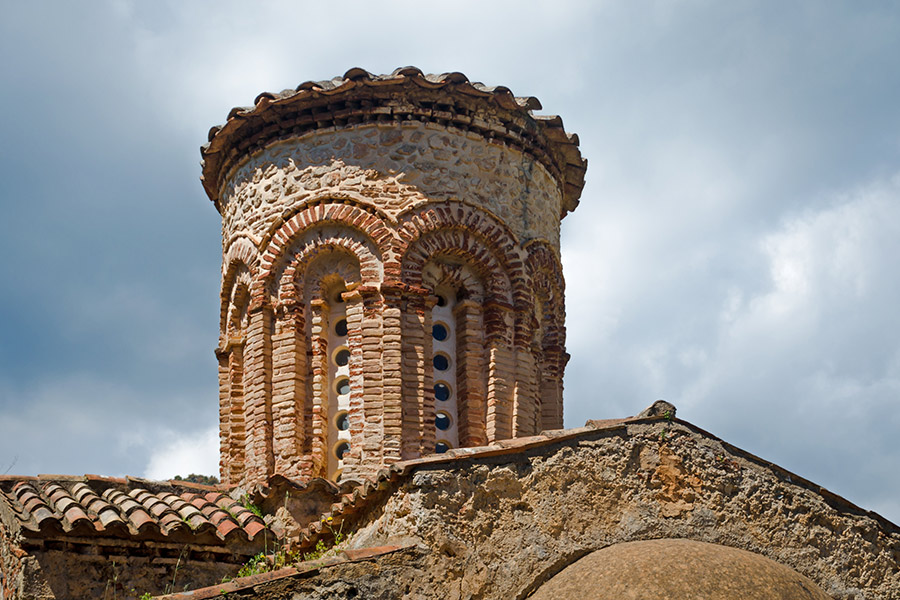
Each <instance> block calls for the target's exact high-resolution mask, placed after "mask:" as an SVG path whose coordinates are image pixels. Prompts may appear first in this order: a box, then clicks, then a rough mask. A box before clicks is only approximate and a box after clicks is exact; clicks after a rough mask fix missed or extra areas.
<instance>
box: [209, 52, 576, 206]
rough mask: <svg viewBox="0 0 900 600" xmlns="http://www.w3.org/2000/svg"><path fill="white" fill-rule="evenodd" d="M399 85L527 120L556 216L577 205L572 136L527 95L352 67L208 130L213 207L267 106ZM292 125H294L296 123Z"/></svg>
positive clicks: (455, 76) (451, 76)
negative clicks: (463, 98)
mask: <svg viewBox="0 0 900 600" xmlns="http://www.w3.org/2000/svg"><path fill="white" fill-rule="evenodd" d="M404 83H409V84H412V85H417V86H419V87H422V88H426V89H433V90H439V89H447V90H448V91H451V92H454V93H457V94H462V95H468V96H476V97H481V98H484V99H486V100H487V101H489V102H493V103H494V104H495V105H496V106H498V107H500V108H502V109H505V110H508V111H511V112H512V113H518V114H520V115H521V116H522V117H525V118H526V119H530V120H532V121H533V122H534V123H535V125H536V127H537V130H539V131H540V132H541V133H543V135H544V136H545V137H546V139H547V140H548V142H549V148H550V149H551V150H550V152H551V154H555V156H554V157H550V156H549V155H547V154H546V148H545V149H542V150H539V151H537V152H538V159H539V160H541V161H544V162H550V163H553V164H555V166H554V167H553V169H555V170H556V171H557V172H558V177H559V180H560V181H559V183H560V185H561V187H562V191H563V196H564V202H563V205H564V206H563V213H562V216H565V214H566V213H568V212H569V211H571V210H574V209H575V207H576V206H577V205H578V200H579V197H580V196H581V190H582V187H583V186H584V172H585V170H586V169H587V161H586V160H585V159H584V158H582V156H581V153H580V151H579V149H578V137H577V136H575V135H574V134H568V133H566V132H565V130H564V129H563V125H562V119H560V118H559V117H558V116H544V115H535V114H533V111H534V110H540V109H541V108H542V106H541V103H540V101H539V100H538V99H537V98H534V97H532V96H524V97H516V96H515V95H513V93H512V91H511V90H510V89H509V88H508V87H506V86H493V87H491V86H486V85H484V84H483V83H481V82H477V81H471V80H470V79H469V78H468V77H467V76H466V75H465V74H463V73H460V72H458V71H452V72H448V73H441V74H425V73H423V72H422V70H421V69H419V68H417V67H412V66H407V67H400V68H397V69H394V71H393V72H391V73H390V74H387V75H375V74H372V73H371V72H369V71H367V70H365V69H363V68H360V67H353V68H350V69H348V70H347V71H346V72H345V73H344V74H343V76H339V77H334V78H332V79H328V80H322V81H305V82H303V83H301V84H300V85H298V86H297V87H296V88H294V89H293V90H291V89H286V90H282V91H281V92H277V93H276V92H263V93H261V94H259V95H258V96H257V97H256V98H255V100H254V102H253V105H252V106H247V107H236V108H233V109H231V111H230V112H229V113H228V117H227V120H226V122H225V123H224V124H222V125H216V126H214V127H212V128H210V130H209V134H208V136H207V143H206V144H204V145H203V146H202V147H201V149H200V153H201V156H202V164H203V175H202V176H201V180H202V182H203V186H204V188H205V189H206V192H207V194H208V195H209V197H210V199H211V200H212V201H213V202H214V203H215V204H216V207H217V208H218V207H219V194H220V186H221V184H222V181H223V177H224V176H225V173H226V172H228V171H229V170H230V169H231V168H233V166H234V163H233V162H232V161H233V160H234V159H235V157H234V156H233V155H234V154H235V152H234V145H235V143H236V141H237V140H240V139H241V137H242V136H249V135H255V134H256V133H258V131H259V126H256V127H248V128H246V130H242V126H243V125H244V124H245V123H249V122H250V121H251V120H256V122H257V123H261V124H265V125H270V124H272V123H270V122H271V121H272V120H273V117H272V116H269V117H268V118H264V116H263V113H265V112H266V111H267V110H269V109H270V107H273V106H277V107H284V109H285V110H287V106H288V105H295V106H296V105H298V104H302V103H303V102H306V101H310V102H315V101H317V100H318V99H320V98H321V97H322V96H326V97H335V96H338V95H341V94H344V93H348V92H350V91H351V90H354V89H357V88H375V87H381V86H385V85H388V86H390V85H401V84H404ZM318 105H321V100H318ZM279 110H281V108H279ZM293 121H294V122H296V119H294V120H293ZM276 129H277V127H276ZM287 129H290V128H287ZM517 139H518V138H517ZM275 140H276V138H272V139H271V140H270V141H275ZM261 143H262V144H263V145H265V144H266V143H269V142H267V141H265V140H264V141H263V142H261ZM515 143H517V144H518V143H525V145H527V146H529V147H530V145H531V144H534V143H535V140H534V139H532V138H531V137H530V134H529V135H528V136H526V140H525V141H524V142H523V140H521V139H519V141H518V142H515ZM255 147H256V146H253V145H251V146H250V147H249V148H243V149H241V150H240V152H237V154H244V153H245V152H246V151H252V150H253V149H254V148H255ZM542 148H543V147H542Z"/></svg>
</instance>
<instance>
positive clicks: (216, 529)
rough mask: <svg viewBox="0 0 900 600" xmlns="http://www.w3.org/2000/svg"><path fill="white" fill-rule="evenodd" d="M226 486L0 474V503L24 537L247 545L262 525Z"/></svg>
mask: <svg viewBox="0 0 900 600" xmlns="http://www.w3.org/2000/svg"><path fill="white" fill-rule="evenodd" d="M148 488H149V489H148ZM223 491H227V490H226V489H225V488H221V489H217V488H216V487H212V486H200V485H196V486H195V485H182V484H181V483H180V482H179V483H178V484H177V485H176V484H174V483H172V482H168V483H167V482H147V481H144V480H138V479H130V478H129V479H123V478H112V477H99V476H96V475H89V476H84V477H72V476H55V477H50V476H44V475H42V476H38V477H12V476H3V477H0V503H2V504H6V505H7V506H9V508H10V509H11V511H10V513H11V514H12V519H13V520H14V521H15V524H16V525H17V526H18V527H19V528H20V529H21V530H22V531H23V533H24V534H25V535H30V536H37V537H42V536H46V535H78V536H82V535H94V536H96V535H102V536H108V537H117V538H128V537H136V536H140V537H143V538H147V539H157V540H161V541H165V540H167V539H177V540H178V541H179V542H181V541H187V540H188V539H194V540H197V541H198V543H204V544H224V543H230V542H233V541H240V542H252V541H253V540H254V538H256V537H257V536H258V535H260V534H261V533H262V532H263V531H264V530H265V529H266V525H265V523H264V522H263V520H262V519H261V518H260V517H259V516H257V515H255V514H254V513H253V512H252V511H249V510H247V509H246V508H244V507H243V506H241V504H240V503H239V502H237V501H235V500H234V499H232V498H230V497H228V496H227V495H225V494H224V493H223Z"/></svg>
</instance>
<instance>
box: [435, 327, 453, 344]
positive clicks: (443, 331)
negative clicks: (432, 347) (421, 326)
mask: <svg viewBox="0 0 900 600" xmlns="http://www.w3.org/2000/svg"><path fill="white" fill-rule="evenodd" d="M449 335H450V333H449V332H448V331H447V328H446V327H445V326H444V325H443V324H442V323H435V324H434V326H433V327H432V328H431V336H432V337H433V338H434V339H436V340H437V341H439V342H443V341H444V340H446V339H447V336H449Z"/></svg>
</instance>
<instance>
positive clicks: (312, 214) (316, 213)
mask: <svg viewBox="0 0 900 600" xmlns="http://www.w3.org/2000/svg"><path fill="white" fill-rule="evenodd" d="M329 224H330V225H338V226H341V227H347V228H349V229H352V230H355V231H358V232H361V233H362V234H363V235H364V236H365V237H366V238H368V240H369V241H370V242H371V244H372V245H373V247H374V248H376V249H377V256H376V257H375V258H374V259H373V258H371V257H367V256H358V258H359V260H360V270H361V272H362V273H364V278H365V276H366V275H371V274H372V273H375V272H378V271H379V265H378V264H377V262H373V260H375V261H382V260H384V257H385V256H386V255H387V254H388V253H389V252H390V249H391V246H392V242H393V241H394V234H393V232H392V231H391V229H390V228H389V227H388V226H387V225H386V224H385V223H384V221H383V220H382V219H381V218H379V217H378V216H377V215H375V214H373V212H371V211H368V210H365V209H363V208H361V207H359V206H355V205H352V204H345V203H341V202H325V203H322V204H316V205H313V206H308V207H306V208H304V209H303V210H301V211H300V212H298V213H296V214H295V215H294V216H292V217H291V218H290V219H288V220H287V221H285V222H284V223H283V224H282V225H281V227H279V228H278V229H277V230H276V231H275V233H274V234H273V235H272V237H271V239H270V240H269V243H268V245H267V247H266V249H265V251H264V252H263V253H262V256H261V258H260V265H259V272H258V276H257V277H256V279H255V281H254V282H253V288H252V292H251V297H252V302H253V304H254V305H262V304H265V303H266V302H267V301H270V300H272V299H273V297H274V296H275V294H276V283H280V280H281V275H282V274H283V272H284V270H285V269H286V268H287V267H288V264H289V262H291V260H292V258H291V256H292V253H291V247H292V246H293V245H294V243H295V242H296V241H298V240H300V239H301V238H302V236H303V235H304V233H306V232H308V231H310V230H312V229H314V228H316V227H323V226H325V225H329Z"/></svg>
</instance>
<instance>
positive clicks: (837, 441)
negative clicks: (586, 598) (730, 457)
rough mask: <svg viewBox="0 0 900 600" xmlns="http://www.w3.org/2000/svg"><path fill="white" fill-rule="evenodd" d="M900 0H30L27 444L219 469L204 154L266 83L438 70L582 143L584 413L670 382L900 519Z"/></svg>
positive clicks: (577, 393)
mask: <svg viewBox="0 0 900 600" xmlns="http://www.w3.org/2000/svg"><path fill="white" fill-rule="evenodd" d="M898 14H900V11H898V10H897V9H895V8H893V7H891V6H890V5H871V6H870V5H838V6H829V5H822V4H821V3H812V2H809V3H802V2H798V3H790V4H784V3H782V4H779V5H778V6H775V5H772V6H771V7H760V6H759V5H758V4H755V3H752V4H751V3H740V2H730V3H715V2H641V3H615V4H613V3H595V2H568V3H554V4H552V5H551V4H531V5H522V4H521V3H513V2H492V3H477V4H476V3H473V4H466V3H463V4H457V5H455V9H454V10H447V8H446V7H436V8H434V9H431V8H428V7H424V8H423V6H422V3H414V2H390V3H358V4H353V5H352V10H351V9H348V10H345V11H342V12H341V14H340V16H339V18H336V17H335V14H334V13H333V12H332V10H331V9H329V8H328V7H327V6H324V5H322V6H319V5H317V4H310V5H307V6H302V5H299V4H297V3H293V2H265V3H259V4H256V5H254V8H253V10H249V9H248V8H247V6H246V4H242V3H237V2H216V3H212V2H192V3H174V2H154V3H130V2H109V3H105V4H101V3H90V4H79V5H71V4H68V3H53V4H51V3H42V4H36V3H31V4H25V3H22V4H11V5H9V7H8V9H7V11H6V15H7V16H8V17H9V18H7V19H4V20H3V22H2V24H0V34H2V40H0V51H2V53H3V55H4V56H5V57H11V59H9V60H5V61H4V63H3V65H2V67H0V69H2V72H0V76H2V80H3V82H4V83H3V86H2V87H0V109H2V111H3V112H2V114H3V116H2V118H0V135H2V139H3V144H2V145H0V193H2V199H3V215H4V218H3V219H0V250H2V256H3V260H2V261H0V277H2V278H3V279H2V280H3V281H4V293H3V294H2V296H0V310H2V311H3V314H4V315H5V319H4V320H3V322H2V324H0V459H4V458H5V459H6V460H7V461H11V460H12V458H13V457H14V456H18V459H17V463H16V465H15V466H14V468H13V471H16V472H22V473H32V472H38V471H44V472H45V471H64V472H76V473H77V472H84V471H93V472H104V473H110V474H113V473H117V474H120V473H130V474H138V475H140V474H143V473H149V474H152V475H153V476H158V477H161V476H165V475H166V474H167V472H166V469H167V468H170V469H171V471H172V473H171V474H174V473H175V472H177V471H179V470H183V469H189V470H207V471H211V470H213V469H214V468H215V458H214V452H212V451H211V450H210V449H211V447H213V446H214V443H215V438H214V435H212V434H211V433H210V432H211V430H213V429H214V427H215V420H216V383H215V364H214V359H213V356H212V351H211V349H212V347H213V346H214V344H215V340H216V335H217V327H218V324H217V322H216V320H217V315H218V310H217V302H218V300H217V298H218V290H217V288H218V268H219V258H218V255H219V242H218V231H219V223H218V215H216V214H215V211H214V209H213V208H212V206H211V205H210V203H209V201H208V200H207V199H206V197H205V196H204V195H203V193H202V190H201V188H200V185H199V183H198V181H197V177H198V175H199V168H198V166H197V162H198V158H199V156H198V152H197V147H198V146H199V145H200V144H201V143H202V142H203V141H205V139H206V132H207V131H208V128H209V127H210V126H211V125H213V124H216V123H221V122H222V121H223V120H224V118H225V116H226V115H227V113H228V110H229V109H230V108H231V106H234V105H242V104H243V105H246V104H249V103H250V102H252V100H253V98H254V97H255V96H256V95H257V94H258V93H259V92H261V91H263V90H273V91H278V90H280V89H282V88H285V87H293V86H295V85H297V84H298V83H300V82H301V81H304V80H307V79H324V78H328V77H332V76H334V75H339V74H341V73H343V72H344V71H345V70H346V69H348V68H349V67H351V66H362V67H364V68H367V69H369V70H371V71H374V72H389V71H390V70H392V69H393V68H395V67H397V66H401V65H406V64H415V65H417V66H419V67H421V68H422V69H423V70H425V71H428V72H442V71H451V70H459V71H462V72H464V73H466V74H467V75H469V76H470V77H472V78H473V79H476V80H481V81H484V82H485V83H487V84H494V85H506V86H509V87H510V88H511V89H512V90H513V91H514V92H515V93H517V94H522V95H526V94H529V95H530V94H533V95H536V96H538V97H539V98H540V99H541V101H542V103H543V105H544V106H545V107H546V110H545V112H548V113H554V114H560V115H562V116H563V118H564V120H565V122H566V126H567V129H568V130H570V131H574V132H577V133H578V134H579V135H580V138H581V141H582V149H583V152H584V154H585V156H587V157H588V158H589V160H590V162H591V164H590V167H589V170H588V184H587V187H586V188H585V194H584V197H583V198H582V204H581V206H580V207H579V208H578V210H577V211H576V212H575V213H573V214H572V215H570V216H569V217H568V218H567V219H566V220H565V221H564V225H563V240H564V241H563V259H564V263H565V266H566V277H567V281H568V303H567V304H568V325H569V352H570V353H571V354H572V356H573V358H572V360H571V362H570V364H569V368H568V372H567V377H566V386H567V388H566V410H567V425H568V426H577V425H580V424H581V423H582V422H583V421H584V420H585V419H587V418H598V417H612V416H621V415H625V414H633V413H635V412H637V411H638V410H640V409H641V408H643V407H644V406H645V405H647V404H649V403H650V402H652V401H653V400H655V399H656V398H658V397H663V398H666V399H669V400H671V401H673V402H675V404H676V405H678V406H679V408H680V411H681V412H680V415H681V416H683V417H684V418H686V419H688V420H690V421H692V422H695V423H697V424H698V425H701V426H703V427H706V428H708V429H710V430H712V431H713V432H714V433H716V434H717V435H720V436H722V437H723V438H725V439H727V440H728V441H730V442H733V443H735V444H737V445H739V446H742V447H745V448H746V449H747V450H750V451H751V452H754V453H757V454H759V455H761V456H763V457H764V458H766V459H769V460H772V461H774V462H777V463H779V464H782V465H783V466H785V467H786V468H789V469H792V470H794V471H797V472H799V473H800V474H801V475H803V476H805V477H808V478H810V479H812V480H814V481H816V482H817V483H820V484H822V485H825V486H826V487H828V488H830V489H832V490H833V491H835V492H837V493H839V494H841V495H844V496H847V497H848V498H849V499H851V500H853V501H854V502H857V503H860V504H862V505H863V506H866V507H867V508H873V509H876V510H879V511H882V512H883V513H884V514H885V515H886V516H888V517H889V518H891V519H893V520H894V521H898V520H900V504H898V502H897V500H896V498H898V497H900V478H898V477H896V475H895V474H894V471H896V465H897V464H900V449H898V448H897V447H896V445H895V444H894V443H893V439H894V438H895V437H896V434H897V432H898V431H900V422H898V417H897V416H896V415H898V414H900V412H898V411H897V410H896V407H897V403H898V399H900V342H898V339H900V335H898V333H900V322H898V317H897V316H896V310H895V309H894V304H895V303H896V299H897V297H898V292H900V275H898V274H897V273H898V271H897V269H896V267H895V265H894V263H895V257H896V256H897V255H898V254H900V246H898V242H897V240H898V239H900V235H898V234H900V189H898V188H900V183H898V179H897V177H898V173H900V110H898V109H897V106H898V103H897V99H898V98H900V68H898V64H897V63H898V59H897V57H898V56H900V18H898ZM0 462H2V460H0ZM4 468H5V466H4V465H0V471H2V470H3V469H4Z"/></svg>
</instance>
